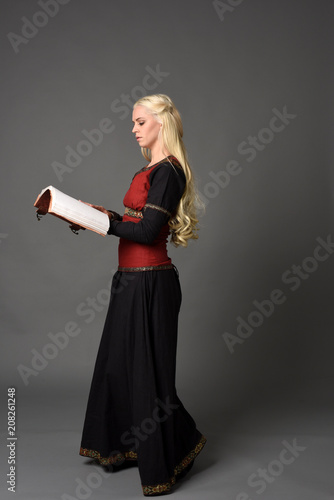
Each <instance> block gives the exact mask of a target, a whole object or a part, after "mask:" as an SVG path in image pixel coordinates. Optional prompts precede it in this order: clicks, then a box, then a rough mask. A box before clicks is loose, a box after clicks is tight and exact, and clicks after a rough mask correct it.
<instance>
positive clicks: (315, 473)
mask: <svg viewBox="0 0 334 500" xmlns="http://www.w3.org/2000/svg"><path fill="white" fill-rule="evenodd" d="M54 396H55V395H53V397H50V395H49V397H46V396H45V395H43V397H41V396H39V397H38V398H36V399H34V398H32V397H30V398H29V401H27V400H25V401H21V403H20V407H19V409H18V421H17V426H18V432H17V437H18V440H17V445H16V459H17V480H16V493H15V495H13V493H11V492H8V491H7V486H6V484H5V483H6V479H4V478H5V477H6V474H7V473H8V472H9V465H8V464H7V458H8V449H7V447H6V446H2V450H1V471H2V472H1V473H2V481H1V490H0V497H1V499H2V500H6V499H7V498H8V499H13V498H15V499H16V500H21V499H22V500H55V499H57V500H86V499H89V498H92V499H94V500H106V499H117V500H118V499H124V500H130V499H131V500H132V499H140V498H143V495H142V491H141V484H140V479H139V474H138V469H137V468H136V467H135V468H130V469H126V470H121V471H117V472H115V473H112V472H107V471H106V470H105V468H104V467H102V466H99V465H97V464H96V463H95V462H94V461H92V460H91V459H88V458H85V457H81V456H79V454H78V449H79V443H80V433H81V427H82V419H83V413H84V408H85V398H83V397H82V396H79V395H78V394H76V395H72V397H69V398H67V399H66V398H64V397H63V398H61V397H60V396H59V397H54ZM33 401H34V403H33ZM333 417H334V410H333V409H330V408H327V409H324V408H322V409H317V410H315V409H312V408H311V407H310V405H303V404H301V403H300V402H299V403H298V405H297V404H296V401H294V400H293V399H290V400H289V401H287V400H282V401H276V403H274V404H271V405H270V408H269V406H266V405H263V407H261V406H259V405H257V406H256V407H254V408H251V407H249V408H248V409H247V410H243V411H240V410H235V409H234V412H232V411H231V410H226V411H224V412H222V413H221V414H220V415H218V414H217V415H216V417H215V416H214V414H213V413H211V414H210V415H205V413H202V414H200V413H199V419H198V418H196V421H197V425H198V428H199V429H201V431H202V432H203V434H205V436H206V438H207V443H206V445H205V447H204V449H203V450H202V452H201V453H200V455H199V456H198V458H197V460H196V461H195V464H194V467H193V468H192V470H191V472H190V473H189V475H188V476H187V477H186V478H184V479H183V480H181V481H180V482H179V483H178V485H176V487H175V488H174V489H173V492H172V494H169V495H166V496H169V497H170V498H173V500H178V499H189V500H190V499H191V500H203V499H205V500H255V499H259V500H261V499H263V500H333V499H334V418H333ZM2 421H4V420H2ZM2 437H3V439H2V443H5V442H6V438H7V435H5V434H4V433H2Z"/></svg>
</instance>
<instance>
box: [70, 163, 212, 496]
mask: <svg viewBox="0 0 334 500" xmlns="http://www.w3.org/2000/svg"><path fill="white" fill-rule="evenodd" d="M185 183H186V180H185V175H184V172H183V169H182V167H181V165H180V163H179V162H178V160H177V159H176V158H175V157H174V156H168V157H166V158H165V159H163V160H161V161H160V162H158V163H156V164H154V165H150V166H146V167H144V168H142V169H141V170H139V171H138V172H137V173H136V174H135V175H134V177H133V179H132V182H131V185H130V188H129V190H128V192H127V193H126V195H125V197H124V200H123V201H124V206H125V213H124V215H123V216H119V215H118V214H117V213H116V212H113V214H114V216H115V220H114V221H112V222H111V223H110V229H109V231H108V234H113V235H115V236H118V237H119V238H120V240H119V266H118V270H117V271H116V273H115V274H114V276H113V280H112V284H111V294H110V303H109V308H108V312H107V316H106V320H105V325H104V329H103V332H102V336H101V341H100V346H99V349H98V353H97V358H96V362H95V367H94V372H93V377H92V382H91V387H90V392H89V398H88V403H87V409H86V415H85V420H84V426H83V432H82V440H81V446H80V451H79V453H80V455H82V456H85V457H91V458H94V459H96V460H97V461H98V462H99V463H100V464H102V465H113V466H114V467H116V466H117V465H118V464H122V463H124V462H125V461H135V462H136V465H138V470H139V475H140V479H141V485H142V492H143V495H144V496H154V495H159V494H164V493H166V492H168V491H170V490H171V488H172V486H173V485H174V484H175V482H176V480H178V478H179V477H182V476H183V475H184V474H185V473H187V471H188V470H189V469H190V467H191V465H192V463H193V461H194V459H195V458H196V457H197V455H198V453H199V452H200V451H201V450H202V448H203V446H204V445H205V443H206V438H205V437H204V436H203V435H202V433H200V432H199V431H198V430H197V428H196V424H195V422H194V420H193V418H192V417H191V416H190V414H189V413H188V412H187V410H186V409H185V407H184V406H183V404H182V402H181V401H180V399H179V397H178V395H177V392H176V388H175V374H176V346H177V326H178V314H179V310H180V305H181V298H182V295H181V288H180V283H179V278H178V272H177V270H176V268H175V266H174V265H173V264H172V262H171V259H170V258H169V256H168V254H167V237H168V234H169V226H168V220H169V219H170V217H171V216H173V214H174V213H175V210H176V208H177V205H178V203H179V201H180V199H181V196H182V194H183V191H184V188H185Z"/></svg>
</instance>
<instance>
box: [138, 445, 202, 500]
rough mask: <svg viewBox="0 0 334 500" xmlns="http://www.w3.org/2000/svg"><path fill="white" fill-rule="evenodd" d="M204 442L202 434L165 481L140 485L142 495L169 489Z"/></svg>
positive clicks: (200, 449)
mask: <svg viewBox="0 0 334 500" xmlns="http://www.w3.org/2000/svg"><path fill="white" fill-rule="evenodd" d="M205 443H206V438H205V437H204V436H203V435H202V436H201V438H200V440H199V442H198V443H197V445H196V446H195V448H194V449H193V450H192V451H191V452H190V453H188V455H187V456H186V457H185V458H184V459H183V460H182V462H180V463H179V465H177V466H176V467H175V469H174V475H173V476H172V477H171V478H170V480H169V481H168V482H167V483H161V484H155V485H154V486H151V485H147V486H142V488H143V494H144V496H150V495H152V496H154V495H156V494H157V493H164V492H166V491H170V489H171V487H172V486H173V485H174V484H175V483H176V481H177V476H178V474H180V473H181V472H182V471H183V470H184V469H185V468H186V467H187V466H188V465H189V464H190V463H191V462H192V461H193V460H194V459H195V458H196V457H197V455H198V454H199V452H200V451H202V449H203V447H204V445H205Z"/></svg>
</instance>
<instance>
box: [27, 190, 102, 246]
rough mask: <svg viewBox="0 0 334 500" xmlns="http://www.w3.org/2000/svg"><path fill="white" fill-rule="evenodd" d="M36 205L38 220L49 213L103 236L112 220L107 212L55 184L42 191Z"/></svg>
mask: <svg viewBox="0 0 334 500" xmlns="http://www.w3.org/2000/svg"><path fill="white" fill-rule="evenodd" d="M34 207H37V210H36V215H37V218H38V220H39V219H40V218H41V216H42V215H45V214H47V213H49V214H52V215H55V216H56V217H59V218H60V219H63V220H65V221H66V222H69V223H70V224H77V225H79V226H82V227H84V228H86V229H90V230H91V231H95V232H96V233H98V234H101V236H105V235H106V234H107V231H108V229H109V225H110V221H109V217H108V215H107V214H105V213H103V212H100V211H99V210H96V209H95V208H93V207H90V206H89V205H86V204H85V203H83V202H81V201H79V200H76V199H75V198H72V197H71V196H68V195H67V194H65V193H62V192H61V191H59V189H56V188H55V187H53V186H48V187H46V188H45V189H43V191H41V193H40V194H39V195H38V197H37V199H36V201H35V203H34ZM72 230H73V229H72ZM74 232H75V231H74Z"/></svg>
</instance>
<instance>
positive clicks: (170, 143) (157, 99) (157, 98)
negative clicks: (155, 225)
mask: <svg viewBox="0 0 334 500" xmlns="http://www.w3.org/2000/svg"><path fill="white" fill-rule="evenodd" d="M135 106H144V107H145V108H146V110H147V112H148V113H150V114H152V115H153V116H154V117H155V119H156V120H157V121H158V122H159V123H162V127H161V129H160V132H159V136H158V140H159V142H160V146H161V149H162V151H168V152H169V153H170V154H171V155H173V156H175V157H176V158H177V159H178V161H179V163H180V165H181V166H182V168H183V171H184V173H185V176H186V186H185V190H184V193H183V195H182V198H181V200H180V202H179V204H178V206H177V209H176V212H175V213H174V214H173V215H172V217H171V218H170V219H169V221H168V224H169V227H170V229H171V242H172V243H173V244H174V246H176V247H178V246H179V245H181V246H184V247H186V246H187V245H188V240H189V239H191V238H192V239H197V238H198V234H197V232H198V230H199V228H198V226H197V224H198V222H199V221H198V218H197V211H198V209H202V208H204V204H203V202H202V201H201V199H200V197H199V194H198V192H197V189H196V186H195V182H194V175H193V172H192V169H191V167H190V165H189V161H188V155H187V151H186V148H185V146H184V143H183V139H182V137H183V125H182V120H181V116H180V113H179V111H178V110H177V109H176V107H175V105H174V103H173V101H172V100H171V99H170V97H168V96H167V95H165V94H153V95H149V96H144V97H141V98H140V99H138V101H136V102H135V104H134V106H133V107H135ZM141 152H142V155H143V156H144V158H145V159H146V160H148V161H150V160H151V154H150V149H148V148H141Z"/></svg>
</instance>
